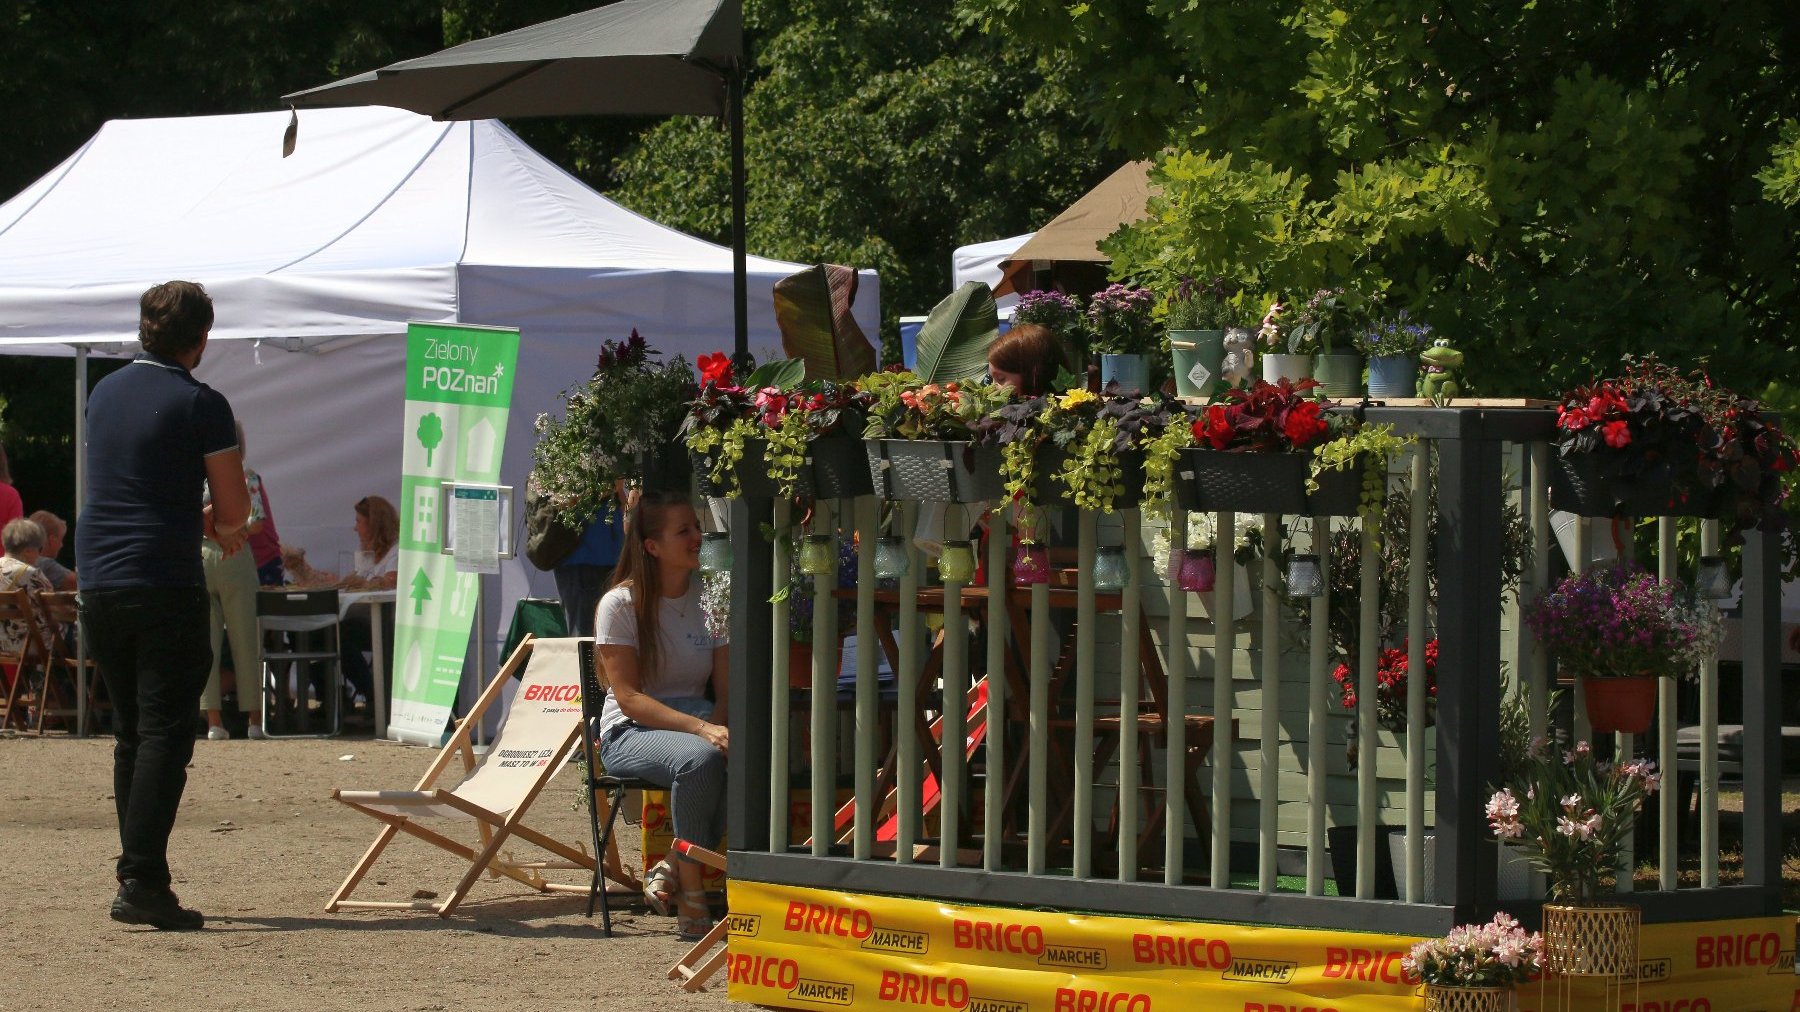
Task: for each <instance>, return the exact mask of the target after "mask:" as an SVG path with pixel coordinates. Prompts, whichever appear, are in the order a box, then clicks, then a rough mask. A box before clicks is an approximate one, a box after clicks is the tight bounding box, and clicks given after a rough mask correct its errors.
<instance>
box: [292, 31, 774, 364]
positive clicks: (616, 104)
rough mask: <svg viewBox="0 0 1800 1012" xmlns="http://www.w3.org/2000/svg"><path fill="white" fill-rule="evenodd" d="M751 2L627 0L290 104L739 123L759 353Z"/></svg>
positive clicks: (742, 340) (736, 133) (744, 308)
mask: <svg viewBox="0 0 1800 1012" xmlns="http://www.w3.org/2000/svg"><path fill="white" fill-rule="evenodd" d="M743 57H744V18H743V9H742V4H741V0H619V2H618V3H614V4H609V5H608V6H605V7H600V8H597V9H595V10H591V11H584V12H582V13H580V14H571V15H569V16H568V17H565V18H558V19H556V20H554V21H546V22H544V23H543V24H538V25H532V26H530V27H527V28H521V29H519V30H517V31H512V32H507V33H506V34H504V35H496V36H493V37H492V38H487V39H478V40H476V41H474V42H465V43H463V44H462V45H460V46H454V47H452V48H450V49H446V50H444V51H442V52H439V53H433V54H432V55H430V56H421V57H417V58H415V59H411V60H401V61H400V62H399V63H393V64H389V65H388V66H385V67H382V68H381V69H379V70H372V71H369V72H368V73H366V74H358V75H356V76H355V77H348V78H345V79H344V80H342V81H337V82H334V83H332V84H327V85H324V86H322V87H318V88H309V89H307V90H306V91H297V92H294V93H293V94H291V95H287V96H284V99H283V100H284V101H285V102H287V103H288V104H289V105H290V106H295V107H300V106H313V107H316V106H341V105H391V106H397V107H399V108H402V109H410V110H412V111H413V112H417V113H423V114H424V115H427V116H430V117H431V118H432V119H436V120H469V119H491V118H498V117H507V116H620V115H628V116H672V115H682V114H687V115H696V116H718V117H722V118H724V119H725V121H726V122H727V124H728V125H729V126H730V128H731V252H732V268H733V275H734V278H733V280H734V293H735V296H736V302H737V305H736V317H737V343H736V351H737V353H738V355H739V357H742V356H743V355H744V354H745V353H746V352H747V351H748V350H749V339H750V317H749V307H748V303H747V300H748V294H749V285H748V281H747V274H746V267H745V250H744V245H745V241H744V87H743V82H744V75H743V62H744V60H743Z"/></svg>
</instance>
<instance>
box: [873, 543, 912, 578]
mask: <svg viewBox="0 0 1800 1012" xmlns="http://www.w3.org/2000/svg"><path fill="white" fill-rule="evenodd" d="M906 570H907V565H906V539H905V538H903V537H901V536H900V535H898V534H886V535H883V536H882V538H881V540H880V541H877V542H876V543H875V578H876V579H877V580H898V579H900V578H901V577H902V576H905V575H906Z"/></svg>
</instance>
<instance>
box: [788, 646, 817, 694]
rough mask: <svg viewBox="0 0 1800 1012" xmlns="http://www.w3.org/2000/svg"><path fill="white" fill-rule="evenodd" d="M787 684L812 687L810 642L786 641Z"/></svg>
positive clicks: (793, 686) (796, 687) (797, 687)
mask: <svg viewBox="0 0 1800 1012" xmlns="http://www.w3.org/2000/svg"><path fill="white" fill-rule="evenodd" d="M788 686H789V687H790V688H795V689H810V688H812V644H811V643H796V642H794V641H793V640H789V641H788Z"/></svg>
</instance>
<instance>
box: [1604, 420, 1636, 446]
mask: <svg viewBox="0 0 1800 1012" xmlns="http://www.w3.org/2000/svg"><path fill="white" fill-rule="evenodd" d="M1600 434H1601V435H1602V436H1605V437H1606V445H1607V446H1610V447H1612V448H1613V449H1615V450H1618V449H1623V448H1624V447H1625V446H1626V445H1627V444H1628V443H1630V442H1631V424H1630V423H1629V422H1625V421H1617V422H1607V423H1606V424H1605V425H1602V426H1601V427H1600Z"/></svg>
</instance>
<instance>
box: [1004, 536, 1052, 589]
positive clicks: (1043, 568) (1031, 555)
mask: <svg viewBox="0 0 1800 1012" xmlns="http://www.w3.org/2000/svg"><path fill="white" fill-rule="evenodd" d="M1012 575H1013V586H1015V587H1033V586H1036V585H1038V584H1043V583H1049V582H1050V553H1049V552H1048V551H1047V550H1045V548H1044V546H1043V545H1020V546H1019V555H1018V557H1017V558H1015V559H1014V560H1013V567H1012Z"/></svg>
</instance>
